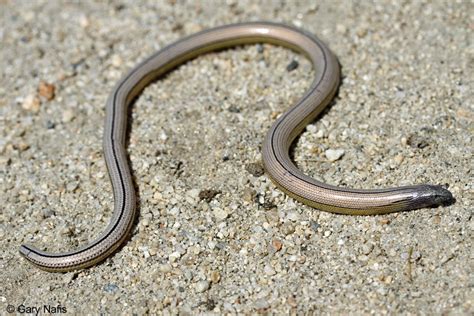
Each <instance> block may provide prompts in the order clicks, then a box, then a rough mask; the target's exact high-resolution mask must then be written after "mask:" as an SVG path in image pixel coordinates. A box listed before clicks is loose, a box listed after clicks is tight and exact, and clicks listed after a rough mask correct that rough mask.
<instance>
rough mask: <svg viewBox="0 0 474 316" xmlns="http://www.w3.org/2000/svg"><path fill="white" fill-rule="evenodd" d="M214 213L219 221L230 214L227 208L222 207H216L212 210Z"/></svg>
mask: <svg viewBox="0 0 474 316" xmlns="http://www.w3.org/2000/svg"><path fill="white" fill-rule="evenodd" d="M212 213H213V214H214V216H215V217H216V219H217V220H218V221H222V220H224V219H226V218H227V216H229V213H227V211H226V210H224V209H221V208H219V207H217V208H215V209H214V210H213V211H212Z"/></svg>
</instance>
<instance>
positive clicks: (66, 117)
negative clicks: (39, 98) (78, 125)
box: [62, 110, 75, 123]
mask: <svg viewBox="0 0 474 316" xmlns="http://www.w3.org/2000/svg"><path fill="white" fill-rule="evenodd" d="M74 117H75V114H74V111H73V110H65V111H64V112H63V117H62V121H63V123H69V122H71V121H72V120H73V119H74Z"/></svg>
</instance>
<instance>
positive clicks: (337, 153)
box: [324, 149, 345, 162]
mask: <svg viewBox="0 0 474 316" xmlns="http://www.w3.org/2000/svg"><path fill="white" fill-rule="evenodd" d="M344 153H345V151H344V149H328V150H326V151H325V152H324V154H325V155H326V158H327V159H328V160H329V161H331V162H333V161H336V160H339V159H341V157H342V156H343V155H344Z"/></svg>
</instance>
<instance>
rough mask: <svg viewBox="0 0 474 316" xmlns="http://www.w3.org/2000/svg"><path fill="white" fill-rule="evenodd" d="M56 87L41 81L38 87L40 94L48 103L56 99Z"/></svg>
mask: <svg viewBox="0 0 474 316" xmlns="http://www.w3.org/2000/svg"><path fill="white" fill-rule="evenodd" d="M55 91H56V87H55V86H54V85H53V84H50V83H47V82H44V81H41V82H40V84H39V86H38V94H39V95H40V96H41V97H43V98H45V99H46V100H48V101H51V100H52V99H54V93H55Z"/></svg>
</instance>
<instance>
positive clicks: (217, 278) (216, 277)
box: [211, 271, 221, 284]
mask: <svg viewBox="0 0 474 316" xmlns="http://www.w3.org/2000/svg"><path fill="white" fill-rule="evenodd" d="M220 280H221V274H220V272H219V271H212V272H211V282H212V283H214V284H216V283H219V281H220Z"/></svg>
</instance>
